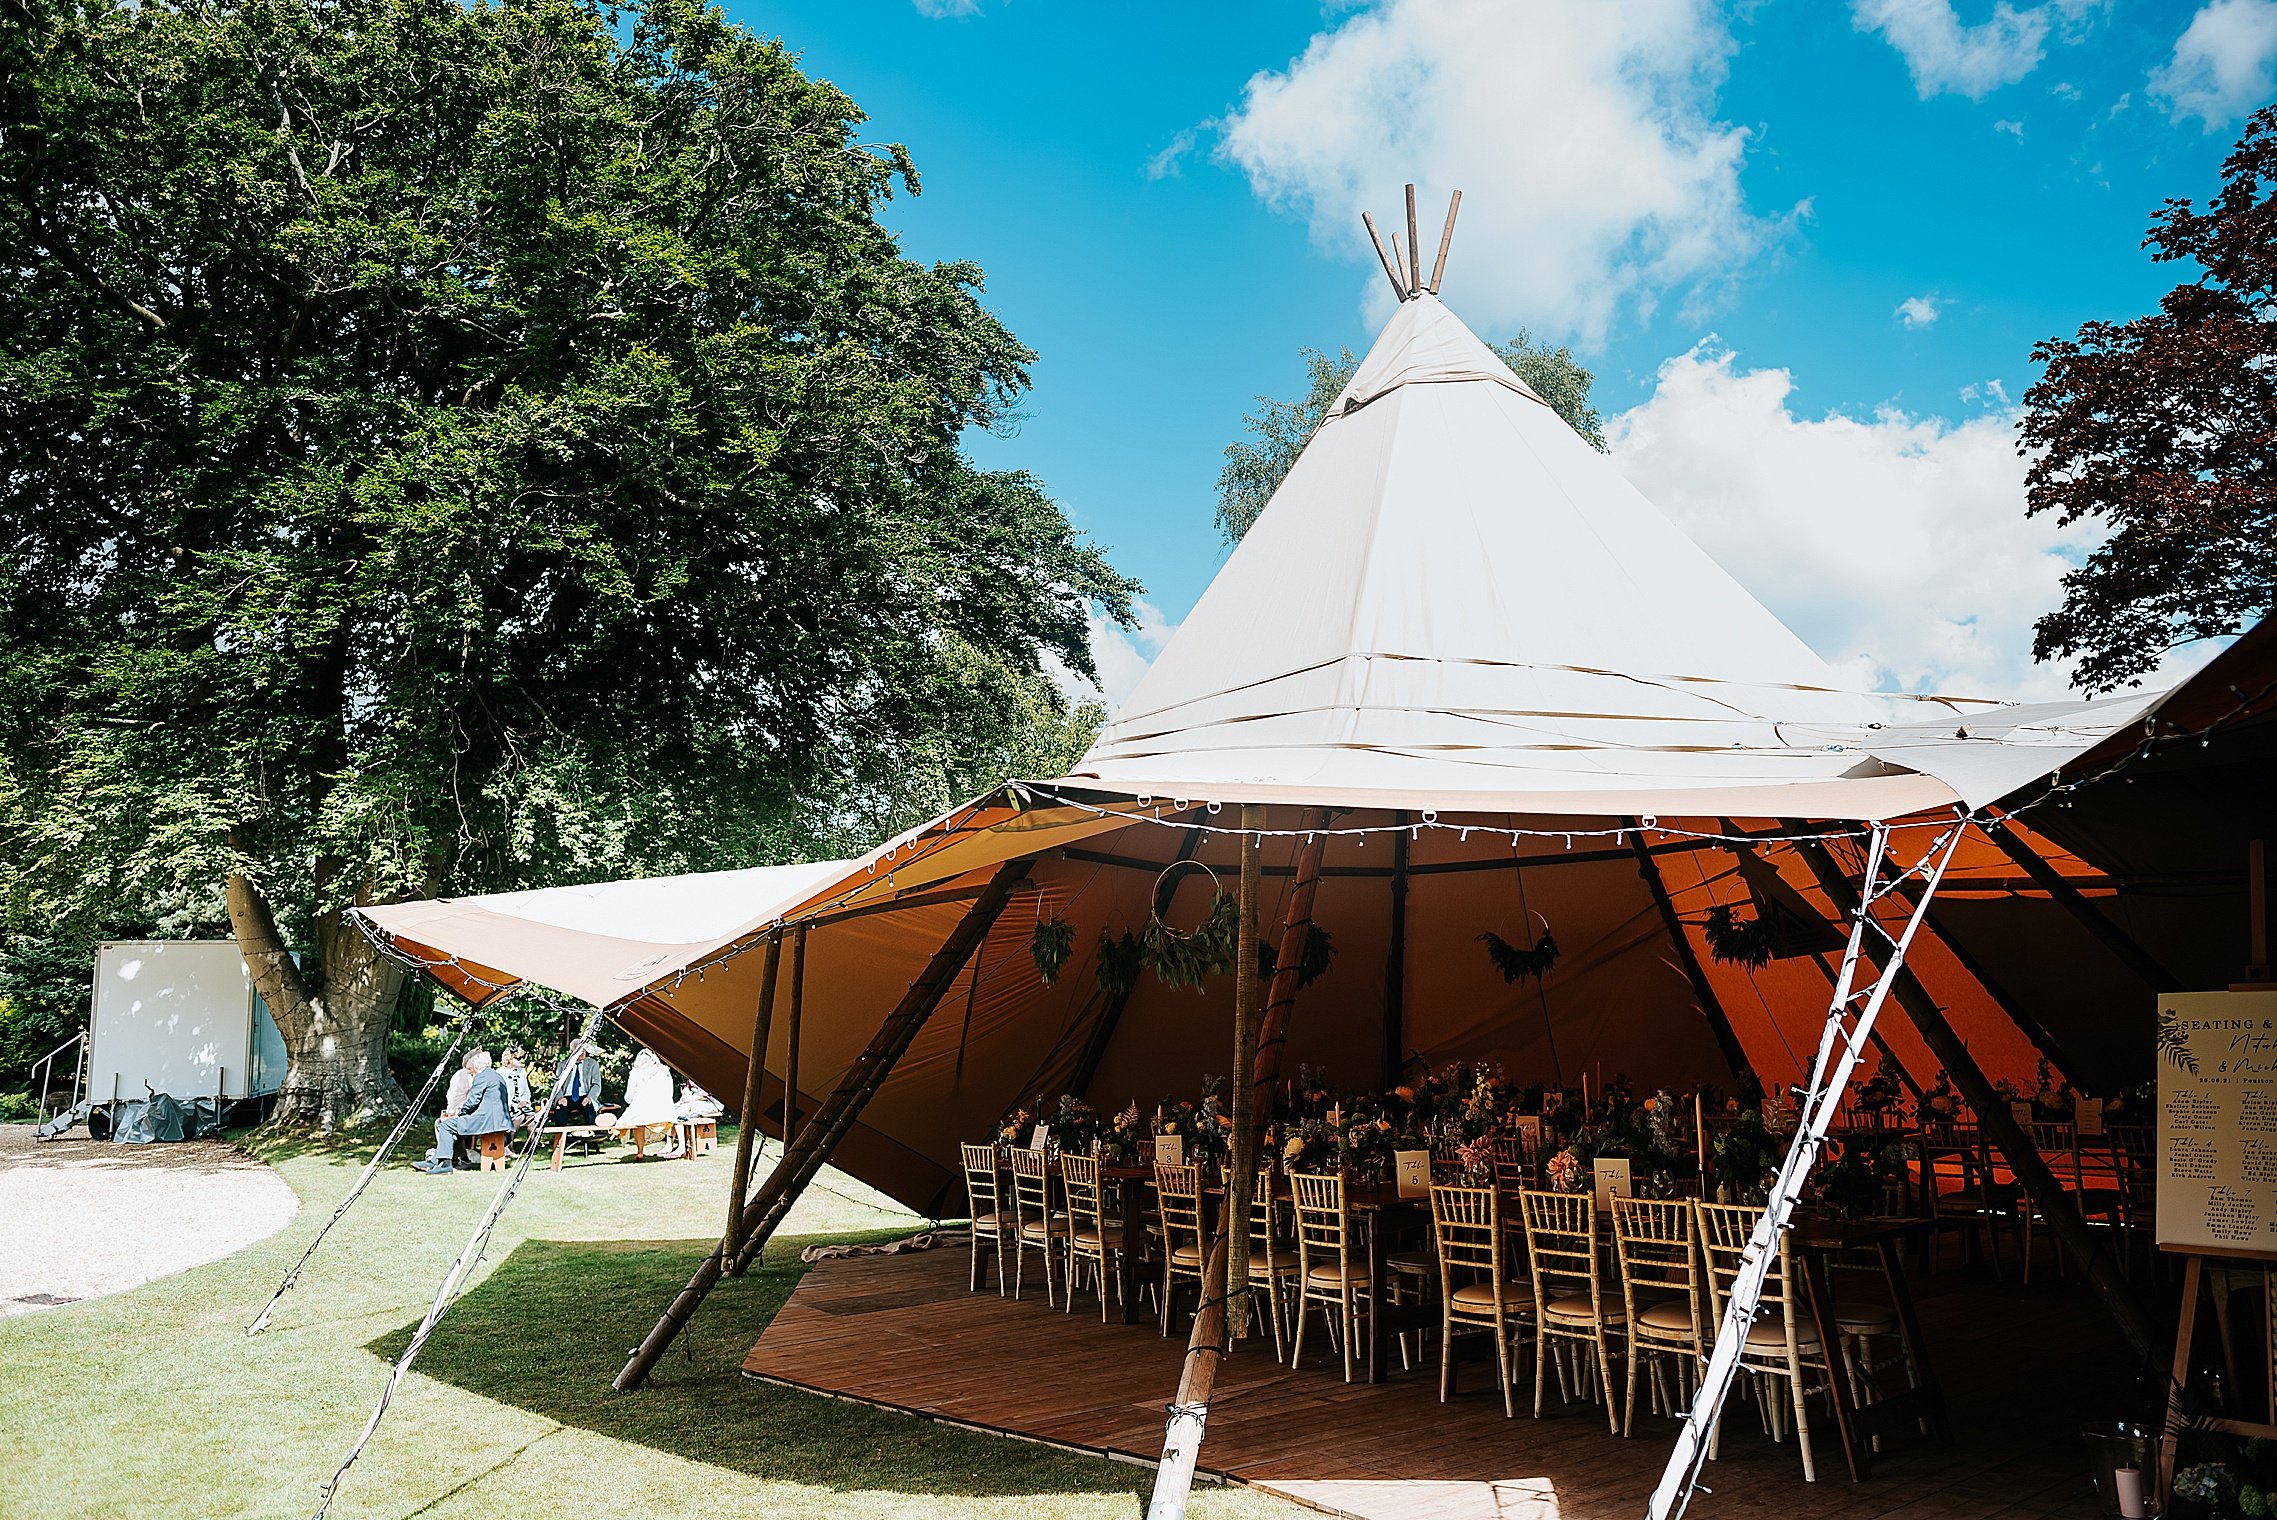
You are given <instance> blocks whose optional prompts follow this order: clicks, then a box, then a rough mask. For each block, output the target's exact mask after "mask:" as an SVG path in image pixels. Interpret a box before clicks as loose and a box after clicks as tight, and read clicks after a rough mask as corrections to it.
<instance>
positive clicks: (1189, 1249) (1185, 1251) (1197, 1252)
mask: <svg viewBox="0 0 2277 1520" xmlns="http://www.w3.org/2000/svg"><path fill="white" fill-rule="evenodd" d="M1170 1259H1171V1260H1172V1261H1174V1262H1176V1263H1177V1264H1178V1265H1179V1266H1181V1267H1198V1266H1200V1265H1201V1264H1202V1248H1201V1247H1200V1246H1195V1245H1185V1246H1172V1247H1171V1248H1170Z"/></svg>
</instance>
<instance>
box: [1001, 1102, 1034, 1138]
mask: <svg viewBox="0 0 2277 1520" xmlns="http://www.w3.org/2000/svg"><path fill="white" fill-rule="evenodd" d="M1035 1118H1036V1116H1035V1114H1033V1113H1032V1112H1030V1111H1029V1110H1027V1109H1025V1108H1015V1109H1014V1110H1012V1112H1010V1113H1008V1114H1006V1115H1005V1116H1004V1119H1003V1121H1002V1122H1001V1123H999V1124H998V1125H997V1126H996V1143H997V1144H998V1145H1019V1144H1021V1143H1022V1142H1023V1141H1025V1140H1026V1139H1027V1138H1028V1126H1029V1125H1030V1124H1032V1123H1034V1122H1035Z"/></svg>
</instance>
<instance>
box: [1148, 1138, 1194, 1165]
mask: <svg viewBox="0 0 2277 1520" xmlns="http://www.w3.org/2000/svg"><path fill="white" fill-rule="evenodd" d="M1154 1161H1155V1165H1157V1166H1184V1165H1185V1164H1186V1137H1185V1136H1184V1135H1156V1136H1155V1137H1154Z"/></svg>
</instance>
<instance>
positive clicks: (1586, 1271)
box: [1518, 1188, 1628, 1435]
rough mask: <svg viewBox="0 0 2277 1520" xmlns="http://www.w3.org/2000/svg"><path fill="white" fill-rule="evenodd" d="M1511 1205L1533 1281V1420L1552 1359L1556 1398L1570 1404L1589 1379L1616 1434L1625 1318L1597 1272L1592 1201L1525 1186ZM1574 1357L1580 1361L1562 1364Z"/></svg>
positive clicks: (1594, 1205)
mask: <svg viewBox="0 0 2277 1520" xmlns="http://www.w3.org/2000/svg"><path fill="white" fill-rule="evenodd" d="M1518 1206H1519V1208H1520V1210H1522V1211H1523V1216H1524V1218H1525V1221H1526V1255H1527V1258H1528V1260H1529V1262H1530V1263H1531V1266H1532V1270H1533V1276H1534V1336H1535V1342H1536V1344H1535V1349H1534V1418H1536V1419H1540V1418H1541V1416H1542V1391H1543V1380H1544V1378H1545V1377H1546V1376H1547V1372H1546V1365H1547V1363H1548V1362H1549V1361H1550V1360H1551V1358H1552V1356H1553V1355H1554V1356H1555V1358H1556V1360H1557V1364H1558V1393H1559V1396H1560V1397H1561V1398H1564V1399H1567V1400H1569V1401H1570V1400H1571V1399H1572V1397H1573V1395H1574V1394H1575V1393H1576V1392H1586V1391H1588V1389H1589V1388H1590V1387H1591V1385H1592V1381H1594V1386H1595V1387H1596V1388H1597V1389H1598V1390H1599V1391H1600V1392H1601V1393H1602V1395H1603V1397H1604V1401H1605V1419H1606V1423H1607V1425H1608V1427H1609V1428H1610V1429H1611V1430H1612V1432H1613V1433H1614V1434H1615V1435H1619V1434H1620V1433H1621V1416H1620V1411H1618V1410H1617V1409H1615V1408H1614V1407H1613V1397H1612V1392H1611V1390H1612V1387H1613V1353H1614V1350H1615V1348H1617V1347H1622V1346H1623V1343H1624V1341H1625V1339H1626V1331H1627V1322H1628V1315H1627V1311H1626V1310H1625V1309H1623V1307H1622V1306H1621V1304H1620V1302H1619V1301H1618V1300H1616V1299H1615V1298H1614V1297H1613V1296H1612V1295H1611V1294H1610V1293H1609V1292H1608V1291H1607V1290H1606V1287H1605V1284H1604V1282H1603V1280H1602V1273H1601V1271H1600V1269H1599V1266H1598V1255H1597V1200H1596V1199H1595V1198H1594V1197H1592V1196H1591V1195H1589V1194H1588V1193H1551V1192H1541V1191H1538V1190H1536V1189H1533V1188H1528V1189H1526V1190H1525V1191H1524V1192H1521V1193H1520V1194H1519V1195H1518ZM1574 1351H1578V1352H1580V1354H1581V1355H1580V1359H1579V1360H1578V1361H1572V1362H1570V1364H1569V1353H1571V1352H1574ZM1569 1365H1570V1376H1569Z"/></svg>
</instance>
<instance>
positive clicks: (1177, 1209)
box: [1154, 1161, 1210, 1336]
mask: <svg viewBox="0 0 2277 1520" xmlns="http://www.w3.org/2000/svg"><path fill="white" fill-rule="evenodd" d="M1154 1197H1155V1211H1156V1214H1157V1216H1158V1217H1159V1218H1160V1219H1161V1221H1162V1333H1163V1334H1164V1335H1165V1336H1167V1335H1169V1334H1170V1305H1171V1302H1172V1300H1173V1299H1174V1298H1175V1297H1176V1296H1177V1291H1178V1284H1179V1282H1180V1281H1181V1280H1184V1281H1188V1282H1191V1283H1192V1284H1193V1285H1194V1292H1195V1294H1196V1296H1197V1298H1198V1297H1199V1296H1200V1294H1201V1292H1202V1276H1203V1273H1204V1271H1205V1270H1206V1269H1207V1267H1208V1264H1209V1254H1210V1253H1209V1242H1208V1240H1206V1239H1205V1238H1204V1235H1203V1224H1202V1168H1201V1166H1200V1165H1199V1164H1198V1163H1197V1164H1195V1165H1191V1166H1171V1165H1169V1164H1168V1163H1167V1162H1162V1161H1157V1162H1156V1163H1155V1164H1154Z"/></svg>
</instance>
